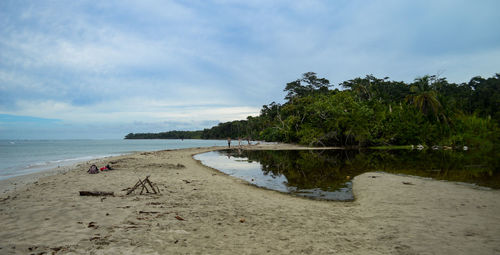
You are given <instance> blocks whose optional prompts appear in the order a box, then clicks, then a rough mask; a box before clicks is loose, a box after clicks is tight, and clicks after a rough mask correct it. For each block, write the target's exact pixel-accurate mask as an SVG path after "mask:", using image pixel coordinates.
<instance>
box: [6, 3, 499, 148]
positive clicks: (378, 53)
mask: <svg viewBox="0 0 500 255" xmlns="http://www.w3.org/2000/svg"><path fill="white" fill-rule="evenodd" d="M498 10H500V1H497V0H491V1H488V0H477V1H465V0H421V1H405V0H392V1H391V0H374V1H361V0H336V1H329V0H325V1H314V0H310V1H304V0H297V1H293V0H290V1H284V0H283V1H280V0H277V1H272V0H255V1H252V0H245V1H231V0H212V1H210V0H198V1H190V0H185V1H167V0H162V1H153V0H140V1H128V0H116V1H113V0H109V1H43V0H40V1H23V0H13V1H10V0H2V1H0V24H1V26H0V139H86V138H97V139H106V138H123V137H124V136H125V135H126V134H128V133H131V132H134V133H137V132H162V131H168V130H199V129H203V128H210V127H211V126H214V125H217V124H218V123H219V122H225V121H231V120H237V119H246V117H247V116H255V115H258V114H259V111H260V109H261V107H262V105H265V104H269V103H271V102H273V101H276V102H283V98H284V95H285V93H284V92H283V89H284V88H285V86H286V83H288V82H291V81H294V80H296V79H298V78H300V77H301V75H302V74H303V73H305V72H316V73H317V74H318V76H319V77H322V78H327V79H328V80H330V82H331V84H334V85H337V84H339V83H340V82H342V81H345V80H349V79H353V78H356V77H364V76H365V75H368V74H373V75H375V76H377V77H380V78H383V77H386V76H388V77H390V78H391V79H392V80H396V81H405V82H411V81H413V80H414V79H415V78H417V77H420V76H423V75H427V74H430V75H433V74H439V75H440V76H441V77H446V78H447V79H448V81H450V82H456V83H462V82H468V81H469V80H470V79H471V78H472V77H474V76H482V77H491V76H493V75H494V74H495V73H498V72H500V33H499V31H500V15H498Z"/></svg>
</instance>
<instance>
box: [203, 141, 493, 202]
mask: <svg viewBox="0 0 500 255" xmlns="http://www.w3.org/2000/svg"><path fill="white" fill-rule="evenodd" d="M195 159H197V160H200V161H201V162H202V164H204V165H207V166H209V167H212V168H215V169H218V170H219V171H222V172H224V173H226V174H229V175H232V176H235V177H237V178H241V179H243V180H245V181H247V182H249V183H251V184H253V185H256V186H259V187H263V188H267V189H272V190H277V191H281V192H286V193H290V194H294V195H299V196H306V197H311V198H319V199H326V200H340V201H350V200H353V199H354V197H353V193H352V179H353V178H354V177H355V176H357V175H359V174H362V173H364V172H372V171H382V172H388V173H394V174H404V175H412V176H419V177H426V178H433V179H438V180H447V181H453V182H462V183H469V184H471V185H477V186H482V187H488V188H494V189H498V188H500V157H499V155H498V153H492V152H480V151H433V150H424V151H417V150H255V151H252V150H221V151H212V152H207V153H203V154H198V155H196V156H195Z"/></svg>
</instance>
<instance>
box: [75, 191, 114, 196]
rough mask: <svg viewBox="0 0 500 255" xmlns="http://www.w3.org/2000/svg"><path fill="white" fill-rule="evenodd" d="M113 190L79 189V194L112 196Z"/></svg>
mask: <svg viewBox="0 0 500 255" xmlns="http://www.w3.org/2000/svg"><path fill="white" fill-rule="evenodd" d="M114 195H115V194H114V193H113V192H105V191H80V196H114Z"/></svg>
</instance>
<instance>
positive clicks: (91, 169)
mask: <svg viewBox="0 0 500 255" xmlns="http://www.w3.org/2000/svg"><path fill="white" fill-rule="evenodd" d="M87 173H89V174H98V173H99V169H97V166H96V165H92V166H90V168H89V170H88V171H87Z"/></svg>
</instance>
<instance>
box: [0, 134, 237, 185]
mask: <svg viewBox="0 0 500 255" xmlns="http://www.w3.org/2000/svg"><path fill="white" fill-rule="evenodd" d="M207 146H227V142H226V141H224V140H187V139H186V140H123V139H116V140H0V180H2V179H7V178H10V177H14V176H19V175H24V174H29V173H34V172H39V171H43V170H46V169H50V168H54V167H57V166H64V165H70V164H74V163H77V162H81V161H86V160H90V159H94V158H101V157H106V156H116V155H122V154H127V153H132V152H135V151H156V150H166V149H180V148H193V147H207Z"/></svg>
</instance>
